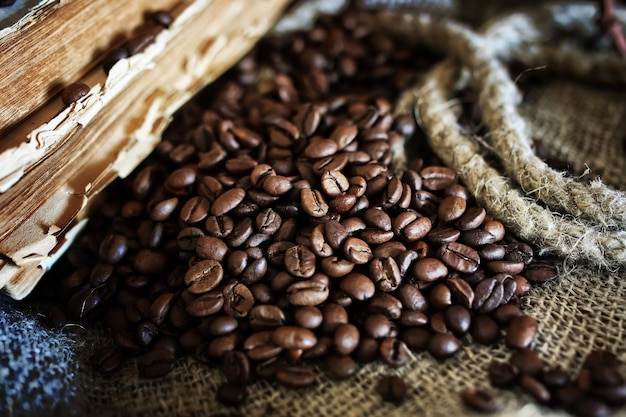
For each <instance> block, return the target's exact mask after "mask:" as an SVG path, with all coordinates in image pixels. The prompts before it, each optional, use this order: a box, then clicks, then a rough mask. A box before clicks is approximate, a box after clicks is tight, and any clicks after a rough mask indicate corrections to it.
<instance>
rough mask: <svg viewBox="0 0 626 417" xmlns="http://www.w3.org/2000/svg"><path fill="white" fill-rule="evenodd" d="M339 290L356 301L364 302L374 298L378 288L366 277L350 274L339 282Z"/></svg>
mask: <svg viewBox="0 0 626 417" xmlns="http://www.w3.org/2000/svg"><path fill="white" fill-rule="evenodd" d="M339 288H340V289H341V290H342V291H344V292H345V293H346V294H347V295H349V296H350V297H352V298H353V299H355V300H359V301H364V300H368V299H370V298H372V296H373V295H374V292H375V291H376V287H375V286H374V282H372V280H371V279H369V278H368V277H367V276H366V275H363V274H359V273H350V274H348V275H346V276H345V277H343V278H342V279H341V281H340V282H339Z"/></svg>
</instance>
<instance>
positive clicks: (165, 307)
mask: <svg viewBox="0 0 626 417" xmlns="http://www.w3.org/2000/svg"><path fill="white" fill-rule="evenodd" d="M173 301H174V294H173V293H170V292H168V293H164V294H161V295H159V296H158V297H157V298H156V299H155V300H154V301H153V302H152V304H151V305H150V318H151V319H152V321H153V322H154V323H156V324H157V325H161V324H163V323H164V322H165V319H166V318H167V315H168V313H169V311H170V308H171V306H172V302H173Z"/></svg>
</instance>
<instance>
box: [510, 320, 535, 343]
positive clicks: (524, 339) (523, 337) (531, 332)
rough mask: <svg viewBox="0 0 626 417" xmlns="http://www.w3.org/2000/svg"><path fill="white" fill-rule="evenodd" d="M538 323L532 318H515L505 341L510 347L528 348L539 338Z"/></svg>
mask: <svg viewBox="0 0 626 417" xmlns="http://www.w3.org/2000/svg"><path fill="white" fill-rule="evenodd" d="M537 330H538V329H537V321H536V320H535V319H534V318H532V317H530V316H519V317H515V318H514V319H513V320H511V322H510V323H509V325H508V327H507V329H506V337H505V339H504V341H505V343H506V345H507V346H508V347H513V348H518V349H521V348H527V347H529V346H530V345H531V344H532V342H533V341H534V340H535V337H536V336H537Z"/></svg>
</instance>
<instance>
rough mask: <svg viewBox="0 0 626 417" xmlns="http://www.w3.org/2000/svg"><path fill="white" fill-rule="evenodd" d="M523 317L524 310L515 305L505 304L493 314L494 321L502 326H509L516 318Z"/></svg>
mask: <svg viewBox="0 0 626 417" xmlns="http://www.w3.org/2000/svg"><path fill="white" fill-rule="evenodd" d="M521 315H522V310H520V308H519V307H518V306H516V305H513V304H504V305H501V306H500V307H498V308H496V309H495V310H494V311H492V312H491V316H492V317H493V319H494V320H495V321H496V322H498V324H499V325H500V326H507V325H508V324H509V323H510V322H511V320H513V319H514V318H515V317H519V316H521Z"/></svg>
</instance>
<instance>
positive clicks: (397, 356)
mask: <svg viewBox="0 0 626 417" xmlns="http://www.w3.org/2000/svg"><path fill="white" fill-rule="evenodd" d="M379 351H380V357H381V359H382V360H383V362H385V363H386V364H387V365H389V366H391V367H393V368H398V367H400V366H403V365H405V364H406V363H407V362H408V360H409V350H408V348H407V346H406V344H405V343H404V342H403V341H402V340H399V339H396V338H395V337H386V338H384V339H383V340H382V341H381V342H380V346H379Z"/></svg>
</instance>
